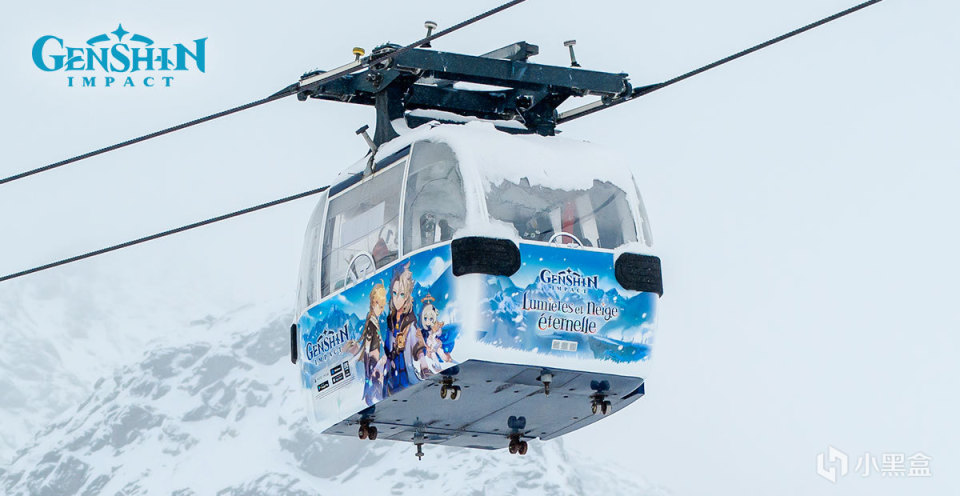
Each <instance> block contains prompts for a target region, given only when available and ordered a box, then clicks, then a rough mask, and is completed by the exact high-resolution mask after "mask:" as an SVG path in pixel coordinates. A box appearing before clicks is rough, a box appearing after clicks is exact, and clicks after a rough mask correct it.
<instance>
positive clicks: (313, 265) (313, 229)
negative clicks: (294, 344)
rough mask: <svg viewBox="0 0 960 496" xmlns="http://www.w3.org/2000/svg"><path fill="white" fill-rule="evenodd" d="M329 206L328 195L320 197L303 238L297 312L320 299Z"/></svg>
mask: <svg viewBox="0 0 960 496" xmlns="http://www.w3.org/2000/svg"><path fill="white" fill-rule="evenodd" d="M326 206H327V195H326V193H324V194H322V195H321V196H320V200H319V201H318V202H317V208H315V209H314V210H313V214H312V215H311V216H310V222H309V223H308V224H307V233H306V235H305V236H304V238H303V254H302V255H301V256H300V287H299V290H298V292H297V307H298V308H297V310H298V312H302V311H304V310H306V309H307V308H309V307H310V306H312V305H313V304H314V303H316V302H317V300H318V299H319V293H320V292H319V291H318V289H319V287H318V284H317V276H319V275H320V228H321V227H322V225H323V217H324V215H323V213H324V211H325V210H326Z"/></svg>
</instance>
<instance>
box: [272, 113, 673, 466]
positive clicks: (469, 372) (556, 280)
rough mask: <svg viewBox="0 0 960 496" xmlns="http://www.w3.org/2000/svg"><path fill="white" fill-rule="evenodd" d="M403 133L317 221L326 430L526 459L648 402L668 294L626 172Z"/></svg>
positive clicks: (510, 138) (303, 294)
mask: <svg viewBox="0 0 960 496" xmlns="http://www.w3.org/2000/svg"><path fill="white" fill-rule="evenodd" d="M397 127H403V128H404V132H402V133H400V136H398V137H396V138H393V139H392V140H390V141H389V142H388V143H386V144H383V145H382V146H380V148H379V149H378V150H377V151H376V154H375V155H373V156H372V158H370V157H368V158H365V159H363V160H361V161H360V162H358V163H357V164H356V165H355V166H354V167H353V168H351V169H349V170H348V171H346V172H345V173H344V174H342V175H341V179H342V180H341V181H340V182H339V183H338V184H336V185H335V186H334V187H332V188H331V189H330V190H329V192H328V194H327V195H326V196H325V197H324V198H322V199H321V200H320V201H319V204H318V205H317V208H316V210H315V212H314V213H313V215H312V218H311V220H310V224H309V226H308V228H307V233H306V240H305V243H304V252H303V262H302V268H301V274H300V288H299V297H298V318H297V320H296V323H295V324H294V325H293V327H292V329H291V338H292V346H293V349H292V350H291V351H292V353H293V355H294V361H295V362H296V363H298V364H299V366H300V372H301V374H300V383H301V387H302V388H303V392H304V395H305V396H306V398H307V402H308V404H309V411H310V416H311V418H312V420H313V421H314V423H315V424H316V426H317V427H318V428H319V429H320V430H322V431H323V432H325V433H329V434H342V435H350V436H356V435H358V434H359V436H360V437H361V438H371V439H377V438H381V439H392V440H402V441H409V442H414V443H417V444H418V453H420V449H419V445H421V444H423V443H432V444H443V445H451V446H462V447H471V448H483V449H498V448H502V447H509V448H510V451H511V452H519V453H525V452H526V450H527V444H526V440H527V439H531V438H540V439H551V438H554V437H557V436H560V435H562V434H564V433H567V432H570V431H573V430H576V429H578V428H580V427H584V426H586V425H588V424H591V423H593V422H595V421H597V420H599V419H601V418H602V417H603V415H605V414H609V413H610V412H612V411H616V410H619V409H621V408H623V407H625V406H627V405H628V404H630V403H632V402H634V401H636V400H638V399H640V398H641V397H642V396H643V394H644V377H645V374H646V372H645V370H646V368H645V367H646V365H647V362H648V360H649V357H650V351H651V346H652V343H653V332H654V329H655V324H656V317H657V302H658V299H659V296H660V294H661V293H662V285H661V282H660V261H659V259H658V258H656V257H655V256H652V255H651V236H650V228H649V223H648V221H647V218H646V214H645V212H644V208H643V204H642V202H641V199H640V196H639V192H638V189H637V188H636V186H635V183H634V179H633V177H632V175H631V173H630V171H629V169H628V165H629V162H628V161H626V160H624V159H623V158H621V157H617V156H615V155H613V154H611V153H608V152H607V151H605V150H604V149H603V148H601V147H599V146H596V145H593V144H590V143H584V142H578V141H573V140H569V139H564V138H560V137H544V136H539V135H536V134H531V135H513V134H509V133H507V132H504V131H503V130H498V129H496V128H495V126H494V124H491V123H487V122H480V121H474V122H467V123H462V124H451V123H445V124H441V123H440V122H438V121H434V122H430V123H427V124H424V125H421V126H419V127H417V128H415V129H412V130H411V129H407V128H406V127H405V126H400V125H397Z"/></svg>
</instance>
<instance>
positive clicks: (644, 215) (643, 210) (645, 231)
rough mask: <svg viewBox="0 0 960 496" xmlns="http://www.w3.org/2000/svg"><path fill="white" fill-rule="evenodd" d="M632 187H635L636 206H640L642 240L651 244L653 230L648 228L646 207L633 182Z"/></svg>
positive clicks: (638, 188) (648, 244) (648, 221)
mask: <svg viewBox="0 0 960 496" xmlns="http://www.w3.org/2000/svg"><path fill="white" fill-rule="evenodd" d="M633 187H634V188H636V189H637V202H638V203H637V207H639V208H640V229H642V230H643V242H644V243H646V245H647V246H653V232H652V231H651V230H650V219H649V218H648V217H647V208H646V207H645V206H644V205H643V197H642V196H640V187H639V186H637V184H636V183H634V184H633Z"/></svg>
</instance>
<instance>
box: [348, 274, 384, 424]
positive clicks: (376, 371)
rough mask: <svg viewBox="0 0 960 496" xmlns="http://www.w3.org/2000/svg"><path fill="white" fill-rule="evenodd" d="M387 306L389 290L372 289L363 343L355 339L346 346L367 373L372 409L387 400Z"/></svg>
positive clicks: (365, 397) (365, 394) (367, 394)
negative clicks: (382, 331)
mask: <svg viewBox="0 0 960 496" xmlns="http://www.w3.org/2000/svg"><path fill="white" fill-rule="evenodd" d="M386 306H387V289H386V288H385V287H384V286H383V284H382V283H378V284H376V285H374V286H373V289H372V290H370V310H369V311H368V312H367V319H366V322H365V323H364V326H363V332H362V333H361V334H360V340H359V342H357V341H355V340H351V341H349V342H347V343H346V344H344V346H343V349H344V351H345V352H347V353H350V354H352V355H354V361H355V362H359V363H360V364H361V365H362V368H363V371H364V382H363V401H364V402H365V403H366V404H367V405H368V406H369V405H372V404H374V403H376V402H378V401H380V400H382V399H383V371H384V367H385V366H386V364H387V357H386V355H384V354H383V353H382V346H383V341H382V339H381V337H380V316H381V315H383V311H384V310H385V309H386Z"/></svg>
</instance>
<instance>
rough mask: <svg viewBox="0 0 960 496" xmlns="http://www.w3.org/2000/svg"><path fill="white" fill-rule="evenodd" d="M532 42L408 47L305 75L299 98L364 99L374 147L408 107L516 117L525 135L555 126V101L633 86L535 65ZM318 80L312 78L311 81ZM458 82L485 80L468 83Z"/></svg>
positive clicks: (620, 93) (610, 77) (610, 94)
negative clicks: (336, 73)
mask: <svg viewBox="0 0 960 496" xmlns="http://www.w3.org/2000/svg"><path fill="white" fill-rule="evenodd" d="M397 48H399V47H398V46H397V45H391V44H387V45H382V46H380V47H377V48H376V49H375V50H374V52H373V55H374V56H378V55H383V54H388V53H390V52H392V51H395V50H396V49H397ZM539 51H540V49H539V48H538V47H537V46H536V45H531V44H529V43H526V42H522V41H521V42H517V43H513V44H511V45H507V46H505V47H503V48H499V49H497V50H493V51H491V52H488V53H485V54H483V55H479V56H478V55H464V54H459V53H449V52H439V51H434V50H426V49H422V48H418V49H413V50H409V51H406V52H403V53H400V54H398V55H396V56H395V57H392V58H389V59H387V60H386V61H385V62H384V63H381V64H378V65H377V66H375V67H371V68H370V69H368V70H366V71H363V72H358V73H356V74H350V75H347V76H344V77H341V78H339V79H336V80H333V81H330V82H324V80H323V79H322V78H316V75H318V74H323V73H322V72H316V73H308V74H305V75H304V77H303V79H302V80H301V81H310V80H315V81H314V82H311V83H307V84H302V85H301V88H300V92H299V93H298V95H297V96H298V98H299V99H300V100H301V101H302V100H306V99H307V98H316V99H321V100H332V101H339V102H346V103H356V104H361V105H369V106H373V107H375V108H376V111H377V126H376V132H375V134H374V137H373V141H374V143H376V144H377V145H380V144H382V143H385V142H387V141H389V140H391V139H393V138H395V137H396V136H398V134H397V132H396V130H394V129H393V126H392V125H391V121H393V120H395V119H400V118H403V117H404V116H405V113H406V112H407V111H410V110H418V109H425V110H440V111H445V112H451V113H454V114H458V115H461V116H467V117H477V118H480V119H490V120H505V121H511V120H516V121H519V122H521V123H522V124H523V125H524V126H525V127H526V129H527V131H528V132H530V133H538V134H541V135H545V136H549V135H553V134H555V132H556V126H557V123H558V121H559V118H560V116H559V114H558V112H557V107H559V106H560V105H561V104H562V103H563V102H564V101H566V100H567V99H568V98H570V97H582V96H588V95H594V96H599V97H600V98H601V99H602V100H607V101H610V100H616V99H619V98H624V97H627V96H629V95H630V94H631V93H632V91H633V88H632V87H631V85H630V82H629V76H628V75H627V74H624V73H607V72H599V71H590V70H584V69H579V68H573V67H560V66H551V65H542V64H534V63H531V62H528V60H529V58H530V57H532V56H534V55H536V54H538V53H539ZM317 79H318V80H317ZM457 83H471V84H474V85H484V86H482V87H479V88H468V87H464V86H465V85H463V84H460V85H458V84H457Z"/></svg>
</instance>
